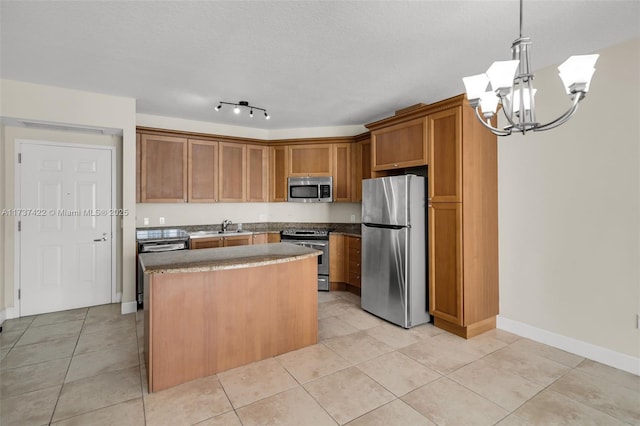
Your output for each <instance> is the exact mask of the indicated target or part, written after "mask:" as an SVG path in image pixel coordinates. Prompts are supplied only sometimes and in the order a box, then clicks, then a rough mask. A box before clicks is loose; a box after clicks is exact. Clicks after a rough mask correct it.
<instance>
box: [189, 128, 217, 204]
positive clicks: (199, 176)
mask: <svg viewBox="0 0 640 426" xmlns="http://www.w3.org/2000/svg"><path fill="white" fill-rule="evenodd" d="M188 169H189V179H188V180H189V188H188V194H189V198H188V200H189V202H190V203H215V202H216V201H218V175H219V171H218V142H212V141H200V140H194V139H189V157H188Z"/></svg>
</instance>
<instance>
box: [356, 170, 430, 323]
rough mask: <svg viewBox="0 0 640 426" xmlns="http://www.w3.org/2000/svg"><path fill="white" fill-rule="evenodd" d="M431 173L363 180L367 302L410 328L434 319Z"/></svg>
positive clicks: (378, 313)
mask: <svg viewBox="0 0 640 426" xmlns="http://www.w3.org/2000/svg"><path fill="white" fill-rule="evenodd" d="M425 183H426V182H425V178H424V177H421V176H415V175H402V176H392V177H384V178H377V179H367V180H364V181H363V182H362V287H361V295H362V297H361V302H362V308H363V309H364V310H366V311H368V312H370V313H372V314H374V315H376V316H378V317H380V318H383V319H385V320H387V321H390V322H392V323H394V324H397V325H400V326H402V327H404V328H410V327H413V326H416V325H419V324H424V323H426V322H429V320H430V316H429V312H428V303H427V294H428V292H427V251H426V247H427V245H426V240H427V234H426V223H427V222H426V205H425V202H426V192H425V188H426V185H425Z"/></svg>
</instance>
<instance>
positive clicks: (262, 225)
mask: <svg viewBox="0 0 640 426" xmlns="http://www.w3.org/2000/svg"><path fill="white" fill-rule="evenodd" d="M151 229H153V230H155V231H162V230H183V231H185V232H187V233H190V232H198V231H210V232H215V231H220V229H221V227H220V224H216V225H212V224H211V225H184V226H171V227H154V228H137V231H149V230H151ZM229 229H230V230H231V231H235V230H236V229H237V225H236V224H235V223H234V224H231V226H230V227H229ZM284 229H330V230H331V232H334V233H339V234H345V235H353V236H356V237H358V236H360V232H361V226H360V224H359V223H311V222H257V223H243V224H242V230H243V231H245V232H253V233H263V232H280V231H282V230H284Z"/></svg>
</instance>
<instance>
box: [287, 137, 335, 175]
mask: <svg viewBox="0 0 640 426" xmlns="http://www.w3.org/2000/svg"><path fill="white" fill-rule="evenodd" d="M332 160H333V145H332V144H311V145H291V146H289V176H332V175H333V167H332V166H333V164H332V163H333V161H332Z"/></svg>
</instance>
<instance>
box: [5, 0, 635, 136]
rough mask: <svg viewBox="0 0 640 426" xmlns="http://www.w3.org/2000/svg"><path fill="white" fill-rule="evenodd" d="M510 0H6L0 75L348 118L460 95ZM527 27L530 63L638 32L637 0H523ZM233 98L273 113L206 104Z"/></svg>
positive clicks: (164, 107)
mask: <svg viewBox="0 0 640 426" xmlns="http://www.w3.org/2000/svg"><path fill="white" fill-rule="evenodd" d="M518 7H519V2H518V1H517V0H511V1H477V0H476V1H199V2H195V1H193V2H192V1H144V2H143V1H133V0H131V1H70V2H60V1H46V2H31V1H5V0H2V1H1V3H0V19H1V22H0V23H1V30H0V36H1V39H0V55H1V56H0V60H1V62H0V76H1V77H2V78H4V79H12V80H21V81H27V82H33V83H41V84H46V85H52V86H60V87H66V88H74V89H80V90H86V91H91V92H98V93H106V94H113V95H119V96H127V97H133V98H136V99H137V112H139V113H143V114H153V115H162V116H170V117H179V118H187V119H192V120H200V121H208V122H215V123H223V124H232V125H239V126H247V127H257V128H263V129H283V128H300V127H324V126H341V125H358V124H364V123H368V122H371V121H375V120H377V119H379V118H382V117H385V116H388V115H390V114H392V113H393V111H394V110H396V109H400V108H403V107H406V106H409V105H412V104H415V103H418V102H422V103H431V102H434V101H438V100H440V99H444V98H447V97H450V96H454V95H457V94H459V93H462V92H463V91H464V87H463V85H462V82H461V78H462V77H464V76H467V75H472V74H478V73H480V72H484V71H485V70H486V69H487V68H488V66H489V65H490V64H491V63H492V62H493V61H495V60H505V59H510V50H509V47H510V45H511V42H512V41H513V40H514V39H515V38H516V37H517V36H518V16H519V15H518V14H519V12H518ZM499 23H500V24H499ZM523 33H524V35H527V36H530V37H531V38H532V39H533V51H532V55H533V56H532V61H533V68H534V69H539V68H542V67H544V66H547V65H550V64H554V63H559V62H561V61H563V60H564V59H566V58H567V57H568V56H570V55H572V54H584V53H589V52H593V51H595V50H599V49H602V48H604V47H608V46H611V45H614V44H617V43H620V42H623V41H626V40H630V39H632V38H637V37H640V2H639V1H637V0H636V1H614V0H609V1H533V0H532V1H525V3H524V31H523ZM596 68H597V65H596ZM594 84H597V71H596V76H595V77H594ZM241 100H246V101H249V102H250V103H251V104H253V105H256V106H259V107H262V108H266V109H267V110H268V111H269V114H270V115H271V117H272V118H271V120H269V121H266V120H264V118H263V117H262V116H261V115H260V114H257V115H256V116H255V117H254V118H249V116H248V114H240V115H235V114H233V113H231V111H230V109H224V108H223V109H222V110H221V111H220V112H215V111H214V110H213V107H215V106H216V105H217V104H218V101H227V102H237V101H241Z"/></svg>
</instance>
